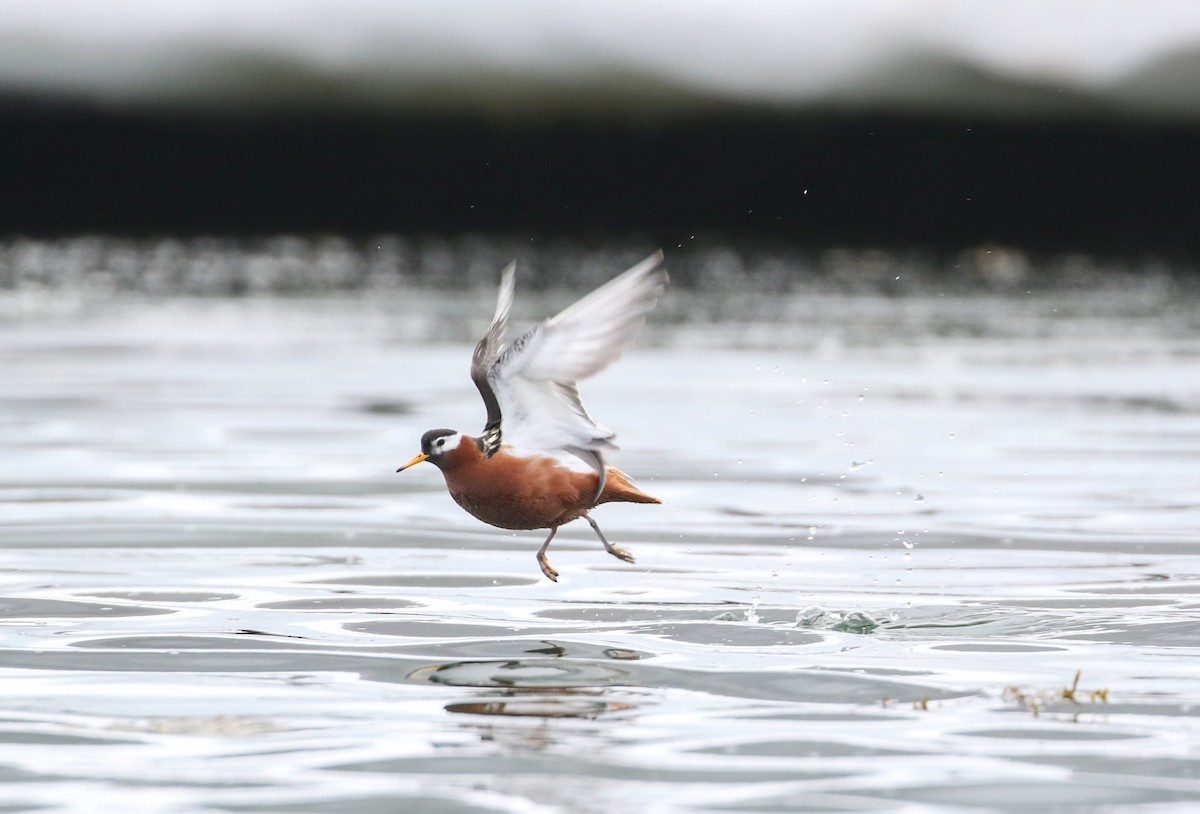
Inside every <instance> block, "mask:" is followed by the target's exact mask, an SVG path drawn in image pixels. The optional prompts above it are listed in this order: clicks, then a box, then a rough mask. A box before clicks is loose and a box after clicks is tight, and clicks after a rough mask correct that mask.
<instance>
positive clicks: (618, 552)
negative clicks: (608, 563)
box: [604, 543, 637, 562]
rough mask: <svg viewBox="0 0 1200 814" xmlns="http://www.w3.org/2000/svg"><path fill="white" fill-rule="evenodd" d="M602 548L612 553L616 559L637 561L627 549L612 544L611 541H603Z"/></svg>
mask: <svg viewBox="0 0 1200 814" xmlns="http://www.w3.org/2000/svg"><path fill="white" fill-rule="evenodd" d="M604 550H605V551H607V552H608V553H609V554H612V555H613V556H614V557H616V558H617V559H618V560H625V562H637V560H635V559H634V558H633V555H632V554H630V553H629V552H628V551H626V550H625V549H623V548H621V547H620V546H618V545H613V544H611V543H605V544H604Z"/></svg>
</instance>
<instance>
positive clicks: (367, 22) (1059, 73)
mask: <svg viewBox="0 0 1200 814" xmlns="http://www.w3.org/2000/svg"><path fill="white" fill-rule="evenodd" d="M1197 54H1200V3H1198V2H1196V0H1139V2H1136V3H1133V2H1128V0H1004V1H1003V2H963V0H853V1H851V2H848V1H847V0H805V1H804V2H795V1H794V0H760V1H759V2H752V1H748V0H740V1H739V2H714V0H638V2H623V3H622V2H611V0H610V1H609V2H603V1H597V0H574V1H573V2H570V3H562V2H557V1H556V0H509V1H508V2H505V3H499V4H498V3H493V2H488V0H458V2H450V3H447V2H435V1H432V0H431V1H429V2H414V1H413V0H337V1H336V2H326V1H324V0H253V2H246V0H170V2H163V0H106V1H105V2H103V3H96V2H88V1H87V0H75V1H71V0H37V2H34V1H33V0H27V1H26V2H9V3H4V4H0V87H5V88H8V89H10V90H20V91H34V92H37V93H61V94H67V95H70V96H75V97H83V98H91V99H99V100H108V101H116V102H123V103H124V102H134V103H143V102H155V101H172V102H177V103H178V102H182V103H192V102H201V103H210V104H211V103H216V104H219V103H220V100H221V99H222V98H226V97H227V96H228V97H229V98H234V97H239V96H240V97H245V96H250V97H254V96H260V95H261V96H264V97H270V96H282V97H287V96H289V94H290V95H292V96H294V97H295V98H297V99H299V100H300V101H301V102H302V103H317V104H319V103H320V99H321V95H322V92H321V83H322V82H323V81H328V82H331V83H332V85H333V87H334V88H336V89H337V90H336V91H331V89H330V88H329V87H325V88H324V92H325V95H327V96H328V95H330V94H332V93H345V92H346V89H347V88H349V89H350V90H351V92H352V95H353V94H357V95H358V97H359V98H360V99H361V100H362V101H364V102H365V103H374V104H382V105H389V104H404V103H411V102H412V101H413V100H414V99H424V98H427V93H426V91H427V90H428V89H429V88H435V89H436V88H438V87H443V86H445V85H447V84H449V85H452V86H454V85H457V86H462V87H470V86H471V85H472V84H473V83H478V82H480V81H482V82H483V85H484V86H487V87H488V88H489V90H487V91H485V92H488V93H490V92H492V90H491V88H493V87H494V85H489V84H488V82H487V81H486V80H488V79H495V77H497V76H500V77H504V78H505V81H506V82H507V83H508V84H507V85H506V87H507V90H508V91H509V92H519V85H520V83H521V82H529V83H533V84H536V83H539V82H553V83H555V84H556V85H558V86H567V87H570V86H572V85H589V86H591V85H595V84H597V83H604V82H606V81H607V82H611V81H615V80H617V79H622V78H624V80H625V81H626V85H627V86H635V85H636V84H637V82H638V81H639V80H640V81H644V82H646V83H649V84H652V85H654V86H656V87H657V88H658V89H659V91H660V95H661V92H669V91H671V90H672V89H675V90H678V91H679V92H680V93H682V94H690V95H699V96H702V97H705V98H714V99H734V100H743V101H753V102H765V103H769V104H776V105H780V104H782V105H793V104H803V103H807V102H812V101H829V100H833V101H842V102H849V103H851V104H868V105H869V104H872V103H874V102H876V101H878V100H880V99H887V98H889V97H896V96H900V97H902V98H903V97H912V98H914V99H917V100H923V101H930V100H932V101H935V102H936V101H938V100H946V101H949V102H950V103H957V102H966V103H968V104H977V103H980V100H979V99H972V98H971V97H972V96H973V95H975V96H977V95H978V87H976V86H975V85H974V84H973V80H972V78H971V75H973V74H974V73H975V71H978V72H979V73H980V75H982V76H984V77H987V78H988V81H1000V82H1004V83H1016V84H1018V85H1020V84H1026V83H1032V84H1034V85H1037V86H1039V87H1040V88H1042V89H1046V88H1049V89H1051V90H1061V91H1065V92H1069V93H1075V94H1080V93H1081V94H1084V95H1091V96H1095V97H1100V98H1107V99H1108V100H1109V101H1113V100H1115V101H1117V102H1119V103H1120V104H1125V105H1130V106H1132V107H1134V108H1140V109H1144V110H1149V111H1157V112H1164V111H1165V112H1167V113H1169V114H1179V113H1182V114H1184V115H1188V114H1189V113H1190V112H1194V111H1196V110H1200V81H1198V80H1197V79H1196V78H1195V77H1196V76H1197V75H1198V74H1200V70H1196V69H1197V68H1200V61H1198V57H1197ZM963 66H967V67H968V68H970V69H972V70H970V71H967V73H966V74H964V72H963V71H962V67H963ZM630 78H632V79H633V80H634V81H633V82H632V83H630V82H629V80H630ZM462 98H463V104H467V105H470V104H473V103H475V102H477V101H479V100H472V98H471V97H470V94H467V95H466V96H464V97H462ZM983 103H984V104H986V101H984V102H983Z"/></svg>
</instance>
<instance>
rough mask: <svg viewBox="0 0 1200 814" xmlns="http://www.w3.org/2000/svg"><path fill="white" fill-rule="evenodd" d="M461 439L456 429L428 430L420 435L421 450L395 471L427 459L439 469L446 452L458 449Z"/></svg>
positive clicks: (461, 435)
mask: <svg viewBox="0 0 1200 814" xmlns="http://www.w3.org/2000/svg"><path fill="white" fill-rule="evenodd" d="M462 439H463V434H462V433H460V432H457V431H456V430H445V429H442V430H430V431H429V432H427V433H425V434H424V435H422V436H421V451H420V452H418V453H417V454H416V455H414V456H413V459H412V460H411V461H409V462H408V463H406V464H405V465H404V466H402V467H400V468H399V469H397V470H396V471H397V472H403V471H404V470H405V469H408V468H409V467H410V466H416V465H417V464H419V463H421V461H429V462H430V463H431V464H433V465H434V466H436V467H438V468H439V469H440V468H441V466H442V462H443V459H444V456H445V455H446V453H448V452H450V451H451V450H455V449H458V445H459V442H461V441H462Z"/></svg>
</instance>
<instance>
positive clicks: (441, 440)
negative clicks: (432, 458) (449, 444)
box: [435, 438, 446, 449]
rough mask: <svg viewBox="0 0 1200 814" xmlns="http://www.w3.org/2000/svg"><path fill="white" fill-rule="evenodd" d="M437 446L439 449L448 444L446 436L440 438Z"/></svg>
mask: <svg viewBox="0 0 1200 814" xmlns="http://www.w3.org/2000/svg"><path fill="white" fill-rule="evenodd" d="M435 446H437V448H438V449H441V448H442V447H444V446H446V439H445V438H439V439H438V440H437V444H436V445H435Z"/></svg>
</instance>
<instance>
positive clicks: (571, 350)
mask: <svg viewBox="0 0 1200 814" xmlns="http://www.w3.org/2000/svg"><path fill="white" fill-rule="evenodd" d="M662 263H663V255H662V252H661V251H657V252H655V253H654V254H652V255H650V256H649V257H647V258H646V259H645V260H643V261H642V262H640V263H638V264H637V265H636V266H634V267H633V268H631V269H629V270H628V271H626V272H625V273H624V274H621V275H620V276H618V277H616V278H614V279H613V280H610V281H609V282H608V283H606V284H605V285H603V286H601V287H600V288H598V289H596V290H595V291H593V292H592V293H591V294H588V295H587V296H586V297H584V298H583V299H581V300H579V301H578V302H576V303H575V304H574V305H571V306H570V307H568V308H566V309H565V310H563V311H562V312H561V313H560V314H558V315H557V316H553V317H550V318H549V319H547V320H544V321H543V322H541V323H539V324H538V325H535V326H534V327H533V328H531V329H529V330H528V331H527V332H525V333H524V334H523V335H522V336H521V337H520V338H518V339H517V340H516V341H515V342H513V343H512V344H510V345H508V346H505V344H504V329H505V327H506V325H507V324H508V312H509V310H510V309H511V307H512V303H513V290H514V276H515V272H516V264H515V263H510V264H509V265H508V266H507V267H506V268H505V269H504V271H503V272H501V275H500V293H499V296H498V298H497V300H496V313H495V316H493V317H492V324H491V327H489V328H488V330H487V333H485V334H484V335H483V338H482V339H480V340H479V344H477V345H476V346H475V353H474V355H473V357H472V359H471V379H472V381H474V382H475V386H476V387H477V388H479V394H480V395H481V396H482V397H483V403H484V406H485V407H486V408H487V424H486V425H485V426H484V428H483V432H481V433H480V434H479V436H478V437H475V436H470V435H465V434H463V433H461V432H458V431H456V430H449V429H436V430H429V431H428V432H427V433H425V434H424V435H422V436H421V451H420V452H419V453H417V454H416V455H415V456H414V457H413V459H412V460H410V461H409V462H408V463H406V464H404V466H402V467H400V468H399V469H397V470H396V471H397V472H402V471H404V470H405V469H408V468H409V467H410V466H415V465H416V464H419V463H421V462H422V461H428V462H429V463H431V464H433V465H434V466H436V467H437V468H438V469H440V470H441V471H442V475H443V476H444V477H445V479H446V488H447V489H448V490H449V492H450V496H451V497H453V498H454V501H455V502H456V503H458V505H459V506H461V507H462V508H464V509H466V510H467V511H468V512H469V513H470V514H472V515H474V516H475V517H476V518H478V519H479V520H482V521H483V522H485V523H489V524H491V525H493V526H497V527H499V528H502V529H549V530H550V533H549V534H548V535H547V536H546V540H545V542H543V543H542V547H541V548H540V549H538V553H537V561H538V565H539V566H541V569H542V573H543V574H545V575H546V577H547V578H549V579H550V580H551V581H554V582H557V581H558V571H556V570H555V569H554V567H553V566H552V565H550V562H549V560H547V559H546V549H547V548H548V547H549V546H550V541H551V540H553V539H554V535H555V534H556V533H557V532H558V528H559V526H561V525H563V524H564V523H570V522H571V521H572V520H577V519H578V518H580V517H582V518H583V519H584V520H587V521H588V523H589V524H590V525H591V527H592V529H593V530H594V531H595V532H596V536H597V537H599V538H600V542H602V543H603V544H604V550H605V551H607V552H608V553H609V554H612V555H613V556H614V557H617V558H619V559H622V560H625V561H626V562H633V561H634V560H633V556H632V555H631V554H630V553H629V552H628V551H626V550H625V549H623V548H621V547H619V546H615V545H613V544H612V543H610V542H609V541H608V540H607V539H606V538H605V537H604V533H603V532H602V531H600V527H599V526H598V525H596V521H595V520H593V519H592V517H591V515H590V514H588V512H589V511H591V510H592V509H593V508H595V507H596V506H599V505H600V504H601V503H612V502H624V503H661V502H662V501H660V500H659V499H658V498H656V497H652V496H650V495H648V494H646V493H645V492H642V491H641V490H639V489H638V488H637V487H636V486H634V485H633V483H631V482H630V479H629V477H628V476H627V475H626V474H625V473H624V472H621V471H620V470H619V469H617V468H615V467H612V466H608V465H607V464H606V463H605V462H604V453H605V452H607V451H608V450H612V449H616V448H617V447H616V444H614V443H613V440H612V439H613V438H614V436H615V433H613V431H612V430H610V429H608V428H606V427H603V426H601V425H600V424H597V423H596V421H595V420H594V419H593V418H592V417H591V415H589V414H588V411H587V410H586V409H585V408H584V406H583V402H582V401H581V400H580V397H579V388H578V387H577V385H576V383H577V382H579V381H580V380H582V379H586V378H587V377H588V376H592V375H595V374H596V373H599V372H600V371H601V370H603V369H605V368H606V367H608V366H609V365H611V364H612V363H613V362H615V361H616V360H617V358H618V357H619V356H620V355H621V353H622V351H624V350H625V349H626V348H627V347H628V346H629V345H630V343H631V342H632V341H633V338H634V337H635V336H636V335H637V332H638V330H639V329H640V328H641V326H642V324H643V322H644V321H645V315H646V312H648V311H649V310H650V309H652V308H653V307H654V304H655V302H657V300H658V296H659V294H660V293H661V292H662V290H663V287H664V286H665V285H666V283H667V272H666V270H665V269H663V267H662ZM581 462H582V463H581Z"/></svg>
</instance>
